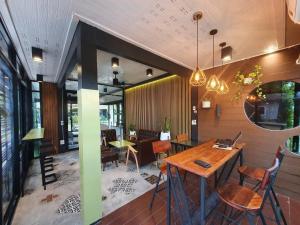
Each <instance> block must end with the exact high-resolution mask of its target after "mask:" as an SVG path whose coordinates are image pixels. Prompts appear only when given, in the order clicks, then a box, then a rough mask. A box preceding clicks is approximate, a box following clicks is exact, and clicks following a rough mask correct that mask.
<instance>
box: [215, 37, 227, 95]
mask: <svg viewBox="0 0 300 225" xmlns="http://www.w3.org/2000/svg"><path fill="white" fill-rule="evenodd" d="M219 46H220V47H221V59H222V71H223V58H222V50H223V48H224V47H225V46H226V42H222V43H220V45H219ZM228 92H229V87H228V85H227V83H226V82H225V81H224V80H221V82H220V87H219V89H218V90H217V93H218V94H220V95H224V94H227V93H228Z"/></svg>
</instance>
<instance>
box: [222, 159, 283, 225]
mask: <svg viewBox="0 0 300 225" xmlns="http://www.w3.org/2000/svg"><path fill="white" fill-rule="evenodd" d="M279 165H280V163H279V159H278V158H276V159H275V162H274V164H273V166H272V167H271V168H269V169H265V172H264V176H263V180H262V181H261V183H260V186H259V190H261V191H264V194H263V195H262V196H261V195H260V194H259V193H258V192H256V191H254V190H252V189H251V188H248V187H245V186H241V185H239V184H233V183H228V184H225V185H224V186H222V187H220V188H218V190H217V193H218V196H219V198H220V200H221V201H222V202H223V203H225V205H226V206H225V213H226V209H227V206H229V207H231V209H232V210H231V212H230V215H225V213H224V214H223V215H222V216H223V218H224V219H226V220H227V221H230V223H233V224H235V223H239V222H240V221H241V220H242V218H244V217H247V219H248V223H249V224H250V225H254V224H255V219H256V217H257V216H259V217H260V219H261V222H262V224H263V225H266V220H265V218H264V215H263V212H262V210H263V207H264V204H265V202H266V200H267V199H268V198H269V197H270V194H271V188H272V186H273V184H274V182H275V179H276V175H277V172H278V170H279ZM233 209H235V210H237V212H238V213H237V215H236V214H234V215H232V211H233ZM234 216H236V218H233V217H234ZM279 224H280V223H279Z"/></svg>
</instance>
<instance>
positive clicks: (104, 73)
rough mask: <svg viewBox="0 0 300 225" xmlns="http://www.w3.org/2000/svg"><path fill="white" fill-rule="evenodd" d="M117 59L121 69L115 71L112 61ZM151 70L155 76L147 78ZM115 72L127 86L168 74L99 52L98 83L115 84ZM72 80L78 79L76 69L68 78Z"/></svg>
mask: <svg viewBox="0 0 300 225" xmlns="http://www.w3.org/2000/svg"><path fill="white" fill-rule="evenodd" d="M113 57H117V58H118V59H119V67H118V68H116V69H113V68H112V67H111V59H112V58H113ZM149 68H151V69H152V70H153V76H152V77H147V76H146V70H147V69H149ZM113 71H117V72H118V75H117V78H118V80H119V82H125V83H126V84H129V85H133V84H137V83H140V82H142V81H145V80H148V79H150V78H154V77H157V76H161V75H163V74H166V73H167V72H166V71H163V70H159V69H156V68H153V67H149V66H147V65H144V64H141V63H138V62H135V61H132V60H129V59H126V58H123V57H121V56H117V55H115V54H111V53H108V52H105V51H101V50H97V72H98V83H102V84H108V85H112V84H113V78H114V76H115V75H114V74H113ZM68 78H71V79H75V80H77V79H78V74H77V70H76V68H74V70H73V71H72V72H71V74H70V75H69V76H68Z"/></svg>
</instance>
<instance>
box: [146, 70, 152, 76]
mask: <svg viewBox="0 0 300 225" xmlns="http://www.w3.org/2000/svg"><path fill="white" fill-rule="evenodd" d="M146 75H147V76H148V77H152V76H153V70H152V69H147V70H146Z"/></svg>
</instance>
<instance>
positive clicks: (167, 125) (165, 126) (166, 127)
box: [162, 117, 171, 133]
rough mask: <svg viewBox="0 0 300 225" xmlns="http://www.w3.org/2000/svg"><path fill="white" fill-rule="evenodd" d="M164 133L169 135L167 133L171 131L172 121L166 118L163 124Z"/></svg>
mask: <svg viewBox="0 0 300 225" xmlns="http://www.w3.org/2000/svg"><path fill="white" fill-rule="evenodd" d="M162 131H163V132H164V133H167V132H169V131H171V119H169V118H167V117H165V119H164V123H163V126H162Z"/></svg>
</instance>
